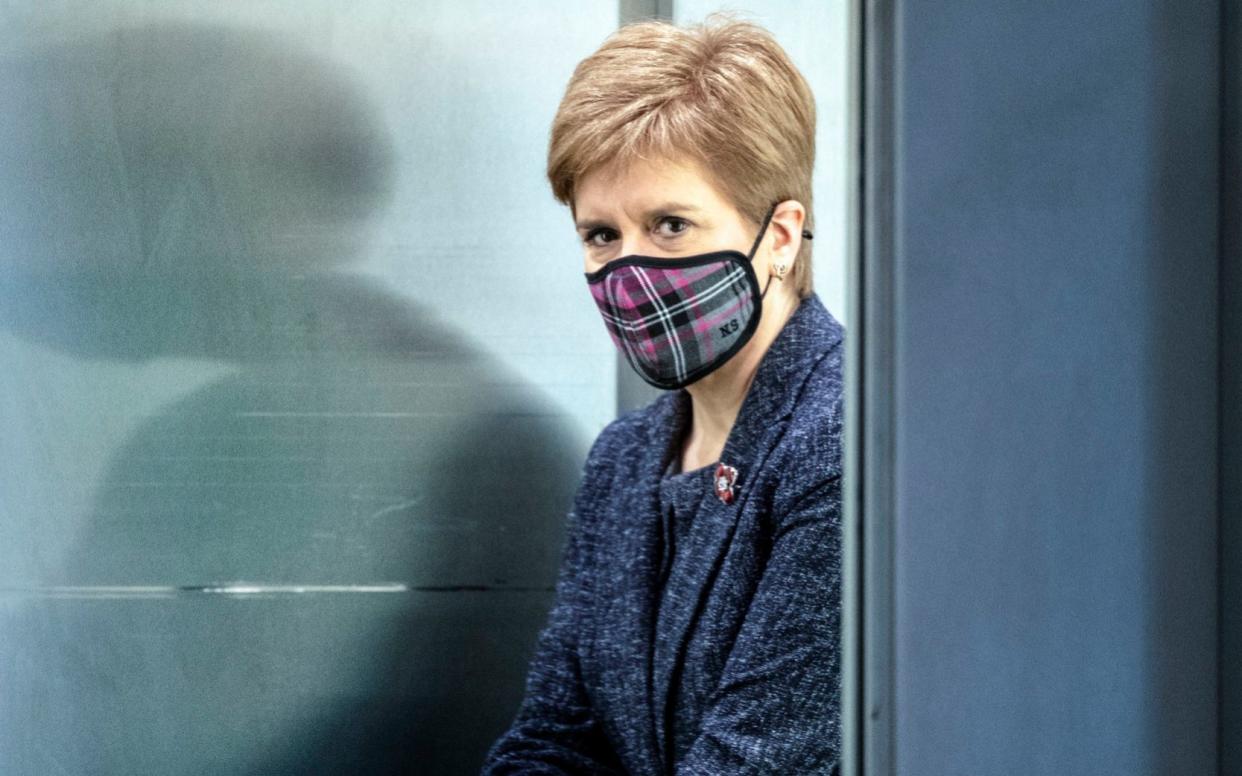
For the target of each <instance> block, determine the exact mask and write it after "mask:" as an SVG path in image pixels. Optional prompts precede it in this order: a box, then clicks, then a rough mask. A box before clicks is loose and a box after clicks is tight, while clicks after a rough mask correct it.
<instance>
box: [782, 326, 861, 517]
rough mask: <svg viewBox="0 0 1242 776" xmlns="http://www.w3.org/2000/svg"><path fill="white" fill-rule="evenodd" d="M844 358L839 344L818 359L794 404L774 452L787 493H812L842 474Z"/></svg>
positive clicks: (842, 349)
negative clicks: (776, 455)
mask: <svg viewBox="0 0 1242 776" xmlns="http://www.w3.org/2000/svg"><path fill="white" fill-rule="evenodd" d="M843 356H844V348H843V347H842V345H841V344H840V343H838V344H836V345H834V346H833V347H832V348H831V349H829V350H828V351H826V352H825V353H824V354H823V355H822V356H820V358H819V359H818V360H817V362H816V363H815V365H814V367H813V368H812V370H811V372H810V374H809V375H808V376H807V379H806V380H805V382H803V384H802V387H801V389H800V391H799V395H798V396H797V398H796V400H795V401H794V404H793V410H792V413H791V414H790V417H789V421H788V426H787V427H786V429H785V433H784V435H783V438H782V439H781V442H780V445H779V449H778V451H777V454H778V459H779V461H780V464H781V465H780V469H781V471H782V472H783V473H784V474H783V475H782V481H783V483H784V487H783V488H782V489H783V490H784V491H785V492H786V493H790V494H795V493H802V492H806V491H810V490H814V489H816V488H818V487H820V486H822V485H823V484H824V483H825V482H827V481H830V480H833V479H836V478H838V477H840V476H841V474H842V458H843V455H842V445H843V444H844V439H843V436H842V434H843V429H844V421H845V396H844V393H845V392H844V374H843Z"/></svg>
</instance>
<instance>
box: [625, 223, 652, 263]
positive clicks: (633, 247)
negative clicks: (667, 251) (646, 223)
mask: <svg viewBox="0 0 1242 776" xmlns="http://www.w3.org/2000/svg"><path fill="white" fill-rule="evenodd" d="M653 248H654V246H653V245H652V244H651V236H650V235H649V234H647V232H646V230H645V229H643V228H642V227H640V226H638V225H636V224H626V226H625V227H624V228H623V229H622V230H621V252H620V253H619V254H618V255H620V256H633V255H635V254H638V255H641V256H650V255H651V254H652V251H653Z"/></svg>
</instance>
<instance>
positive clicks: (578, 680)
mask: <svg viewBox="0 0 1242 776" xmlns="http://www.w3.org/2000/svg"><path fill="white" fill-rule="evenodd" d="M600 446H601V445H600V443H599V442H597V443H596V445H595V446H594V447H593V448H592V453H591V455H590V456H588V459H587V466H586V467H585V469H584V473H583V479H582V484H581V485H580V486H579V489H578V494H577V496H576V497H575V499H574V507H573V509H572V510H571V511H570V513H569V518H568V525H567V531H566V534H567V535H566V542H565V548H564V550H563V552H562V557H561V568H560V572H559V576H558V578H557V583H556V595H555V599H554V601H553V604H552V609H551V610H550V612H549V613H548V619H547V622H546V624H545V626H544V628H543V629H542V631H541V632H540V634H539V638H538V641H537V644H536V647H535V655H534V657H533V658H532V659H531V663H530V668H529V670H528V672H527V676H526V695H525V697H524V698H523V700H522V703H521V705H520V706H519V708H518V712H517V716H516V717H515V718H514V720H513V722H512V724H511V725H510V726H509V729H508V730H507V731H506V732H505V733H504V734H503V735H502V736H501V737H500V738H499V739H497V741H496V742H495V743H494V744H493V745H492V748H491V750H490V751H489V752H488V754H487V757H486V759H485V761H484V764H483V771H482V774H483V776H504V775H505V774H549V775H550V774H557V775H562V774H563V775H564V776H569V775H570V774H583V775H584V776H585V775H586V774H603V775H605V776H607V775H608V774H620V773H622V772H623V771H622V768H621V765H620V764H619V763H618V761H617V758H616V755H615V754H613V750H612V746H611V745H610V744H609V742H608V740H607V738H606V736H605V735H604V733H603V731H602V729H601V728H600V725H599V722H598V720H597V719H596V717H595V714H594V712H593V710H592V708H591V704H590V699H589V698H588V697H587V694H586V690H585V688H584V686H583V683H582V675H581V672H580V669H579V665H578V636H579V634H580V633H581V624H582V620H583V618H584V616H585V613H586V612H587V611H588V609H587V607H588V606H589V602H590V598H589V590H590V575H591V573H592V562H591V557H592V554H593V553H592V550H591V546H592V540H591V537H590V535H589V527H588V526H587V525H585V523H584V515H585V514H587V513H588V512H589V510H588V509H587V501H588V493H589V491H590V490H591V488H592V487H593V486H594V487H598V486H599V484H600V483H599V481H598V480H597V479H595V477H596V475H594V474H593V473H592V472H593V471H594V470H595V468H597V467H593V466H592V460H593V459H594V458H595V454H596V451H597V450H598V449H599V448H600Z"/></svg>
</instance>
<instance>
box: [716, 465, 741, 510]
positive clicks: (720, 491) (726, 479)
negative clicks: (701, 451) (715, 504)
mask: <svg viewBox="0 0 1242 776" xmlns="http://www.w3.org/2000/svg"><path fill="white" fill-rule="evenodd" d="M712 479H713V481H714V482H715V483H716V496H717V498H719V499H720V500H721V501H723V502H724V503H726V504H732V503H733V483H735V482H737V469H734V468H733V467H732V466H725V465H724V464H723V463H722V464H717V466H716V476H715V477H714V478H712Z"/></svg>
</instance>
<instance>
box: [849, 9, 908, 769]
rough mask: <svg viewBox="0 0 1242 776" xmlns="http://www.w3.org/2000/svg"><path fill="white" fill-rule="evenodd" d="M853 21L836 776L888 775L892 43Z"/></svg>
mask: <svg viewBox="0 0 1242 776" xmlns="http://www.w3.org/2000/svg"><path fill="white" fill-rule="evenodd" d="M858 6H859V7H856V8H855V9H854V10H853V13H854V25H853V29H854V41H855V45H856V55H855V57H854V60H853V61H854V63H855V64H854V67H856V68H859V69H860V71H859V72H858V73H857V74H856V75H855V79H854V81H853V84H854V87H855V89H856V95H857V99H856V100H855V101H854V106H855V108H856V116H855V118H854V122H855V123H854V127H855V129H854V131H855V134H856V141H857V142H856V144H855V146H854V147H855V149H856V154H857V156H856V158H855V165H856V167H855V169H856V170H857V172H858V173H859V174H860V175H859V178H858V181H857V182H858V193H857V197H858V200H857V205H858V207H857V213H856V218H855V219H852V220H853V222H854V229H855V230H856V231H855V246H854V249H853V250H851V252H850V271H851V276H852V277H851V283H850V293H851V294H852V295H853V298H852V308H853V309H854V310H855V311H856V314H855V316H854V320H853V321H852V322H851V323H852V326H851V330H852V332H853V336H852V339H851V340H849V341H848V343H847V344H848V347H847V351H846V352H847V363H846V369H847V375H846V379H847V381H848V384H847V396H848V407H849V410H848V411H849V416H848V417H847V419H846V456H847V458H846V461H847V468H846V471H847V474H846V478H845V479H846V482H845V489H846V503H845V517H846V527H845V553H846V554H845V567H844V583H843V602H842V604H843V607H844V612H843V616H844V619H845V631H844V633H843V636H842V640H843V641H842V659H843V672H842V673H843V675H842V703H843V711H842V718H843V737H842V743H843V758H842V763H843V767H842V771H841V772H842V774H844V775H845V776H864V774H865V776H888V774H892V773H894V768H895V765H896V764H895V762H894V757H895V755H894V752H895V745H894V740H895V719H894V700H895V698H894V694H895V688H894V685H893V676H894V664H893V659H894V647H893V644H894V599H893V579H894V575H893V572H894V568H893V546H894V538H895V537H894V535H893V530H894V525H895V509H894V506H895V502H894V491H893V479H892V478H893V473H894V469H895V449H896V446H895V414H894V399H893V396H894V394H893V387H894V385H895V384H896V371H895V370H896V368H897V365H896V358H895V352H896V344H897V343H896V329H895V316H896V315H897V310H898V308H897V306H896V304H895V300H894V294H895V288H894V282H893V278H894V274H895V259H896V248H897V246H896V239H897V238H896V229H895V218H896V214H895V213H894V212H893V206H894V201H895V200H894V192H895V183H896V181H895V167H894V156H895V154H896V148H895V143H896V137H897V135H896V126H895V122H896V112H895V99H894V90H895V83H894V79H895V78H896V75H897V72H896V67H895V60H894V57H895V51H896V49H895V41H896V37H895V36H896V31H897V30H896V25H897V23H898V18H897V14H896V11H895V9H894V3H892V2H891V1H890V0H866V2H865V3H859V4H858Z"/></svg>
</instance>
